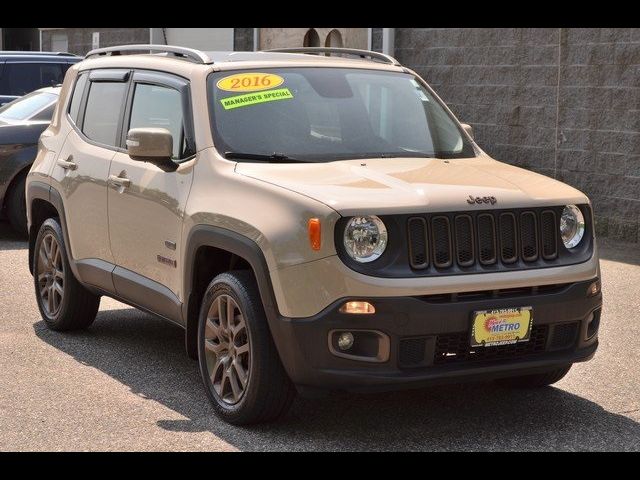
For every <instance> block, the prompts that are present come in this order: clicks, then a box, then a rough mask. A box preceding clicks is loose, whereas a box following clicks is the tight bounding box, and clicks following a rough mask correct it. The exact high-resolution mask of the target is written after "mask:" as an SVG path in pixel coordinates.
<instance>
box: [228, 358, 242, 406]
mask: <svg viewBox="0 0 640 480" xmlns="http://www.w3.org/2000/svg"><path fill="white" fill-rule="evenodd" d="M227 377H228V378H229V384H230V385H231V391H232V392H233V400H234V401H236V402H237V401H238V400H240V397H241V396H242V392H243V389H242V387H241V386H240V384H239V383H238V377H237V376H236V369H235V368H234V367H232V366H229V369H228V373H227Z"/></svg>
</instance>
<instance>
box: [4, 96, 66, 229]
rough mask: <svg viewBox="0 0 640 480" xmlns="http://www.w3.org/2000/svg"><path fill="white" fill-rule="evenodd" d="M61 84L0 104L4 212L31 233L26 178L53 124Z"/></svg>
mask: <svg viewBox="0 0 640 480" xmlns="http://www.w3.org/2000/svg"><path fill="white" fill-rule="evenodd" d="M59 95H60V87H49V88H41V89H40V90H36V91H35V92H32V93H30V94H28V95H25V96H24V97H22V98H19V99H17V100H14V101H13V102H10V103H7V104H5V105H4V106H2V107H0V216H2V217H6V218H8V219H9V222H10V223H11V226H12V227H13V228H14V229H15V230H16V231H18V232H19V233H21V234H25V235H26V233H27V214H26V205H25V192H24V181H25V177H26V175H27V172H28V171H29V168H31V164H32V163H33V160H34V159H35V158H36V152H37V149H38V139H39V138H40V134H41V133H42V132H43V131H44V130H45V129H46V128H47V127H48V126H49V123H50V122H51V118H52V116H53V111H54V109H55V107H56V104H57V102H58V96H59Z"/></svg>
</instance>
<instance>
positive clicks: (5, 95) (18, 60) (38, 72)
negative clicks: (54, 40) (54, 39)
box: [0, 51, 82, 106]
mask: <svg viewBox="0 0 640 480" xmlns="http://www.w3.org/2000/svg"><path fill="white" fill-rule="evenodd" d="M80 60H82V58H80V57H77V56H75V55H73V54H71V53H64V52H1V51H0V106H2V105H3V104H5V103H8V102H11V101H12V100H15V99H16V98H18V97H21V96H22V95H25V94H27V93H29V92H33V91H34V90H37V89H39V88H43V87H53V86H55V85H58V84H61V83H62V80H63V79H64V74H65V73H66V72H67V69H68V68H69V67H70V66H71V65H73V64H74V63H77V62H79V61H80Z"/></svg>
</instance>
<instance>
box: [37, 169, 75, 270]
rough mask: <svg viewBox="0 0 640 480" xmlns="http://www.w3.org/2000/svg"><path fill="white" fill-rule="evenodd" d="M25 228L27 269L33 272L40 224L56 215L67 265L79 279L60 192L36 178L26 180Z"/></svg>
mask: <svg viewBox="0 0 640 480" xmlns="http://www.w3.org/2000/svg"><path fill="white" fill-rule="evenodd" d="M26 197H27V220H28V222H27V228H28V230H29V271H30V272H31V273H32V274H33V250H34V247H35V243H36V238H37V236H38V230H39V229H40V225H42V223H43V222H44V221H45V220H46V219H47V218H51V217H58V219H59V221H60V227H61V228H62V235H63V237H64V244H65V248H66V249H67V256H68V257H69V265H70V266H71V271H72V272H73V275H74V276H75V277H76V279H79V278H80V276H79V275H78V271H77V267H76V264H75V262H74V261H73V258H72V255H71V248H70V245H71V244H70V243H69V233H68V231H67V222H66V217H65V213H64V204H63V201H62V196H61V195H60V193H59V192H58V191H57V190H56V189H55V188H54V187H52V186H51V185H48V184H46V183H44V182H39V181H37V180H34V181H30V182H29V181H27V192H26Z"/></svg>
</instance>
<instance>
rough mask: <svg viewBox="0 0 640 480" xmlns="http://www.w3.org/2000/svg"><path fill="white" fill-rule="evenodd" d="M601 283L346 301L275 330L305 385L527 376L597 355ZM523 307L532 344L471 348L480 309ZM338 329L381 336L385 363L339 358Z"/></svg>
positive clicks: (371, 387)
mask: <svg viewBox="0 0 640 480" xmlns="http://www.w3.org/2000/svg"><path fill="white" fill-rule="evenodd" d="M594 280H595V279H593V280H591V281H588V282H578V283H571V284H563V285H555V286H545V287H533V288H522V289H521V288H518V289H503V290H493V291H486V292H473V293H469V294H457V295H456V294H453V295H452V294H448V295H431V296H416V297H386V298H361V297H360V298H357V299H356V298H343V299H341V300H339V301H336V302H334V303H333V304H331V305H330V306H329V307H327V308H326V309H324V310H323V311H322V312H320V313H319V314H318V315H315V316H313V317H309V318H295V319H291V318H284V317H279V318H278V319H277V320H276V321H275V322H272V323H271V330H272V333H273V336H274V340H275V342H276V345H277V346H278V351H279V353H280V357H281V359H282V362H283V365H284V367H285V369H286V370H287V373H288V374H289V376H290V377H291V379H292V380H293V382H294V383H295V384H296V385H298V386H299V387H312V388H323V389H330V390H346V391H382V390H392V389H400V388H415V387H420V386H423V385H429V384H435V383H445V382H451V381H454V382H458V381H465V380H489V379H494V378H500V377H507V376H515V375H526V374H530V373H537V372H541V371H544V370H546V369H549V368H551V367H554V366H559V365H563V364H567V363H573V362H580V361H585V360H589V359H590V358H591V357H592V356H593V355H594V353H595V351H596V348H597V345H598V335H597V331H598V324H599V319H600V312H601V307H602V294H601V293H598V294H597V295H595V296H591V297H589V296H587V289H588V287H589V285H591V283H592V282H593V281H594ZM348 300H366V301H369V302H370V303H372V304H373V305H374V306H375V309H376V312H375V313H374V314H370V315H353V314H344V313H340V312H339V308H340V306H342V305H343V304H344V302H346V301H348ZM523 306H531V307H533V326H534V330H533V331H532V339H531V340H530V341H529V342H523V343H519V344H517V348H516V346H515V345H510V346H505V347H486V348H485V349H484V350H483V351H480V352H477V351H475V350H474V349H471V348H470V347H469V331H470V327H471V320H472V313H473V312H474V311H476V310H490V309H499V308H509V307H523ZM334 330H339V331H342V330H348V331H354V332H358V331H366V330H373V331H377V332H381V333H382V334H383V335H385V336H387V337H388V340H389V341H388V344H386V345H385V348H388V355H387V354H385V355H384V357H385V361H383V362H371V361H361V360H354V359H349V358H342V357H339V356H336V355H335V354H334V353H332V352H331V351H330V343H331V342H330V341H329V335H330V332H332V331H334ZM356 338H358V337H356ZM356 341H357V340H356ZM496 349H497V350H496Z"/></svg>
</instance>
